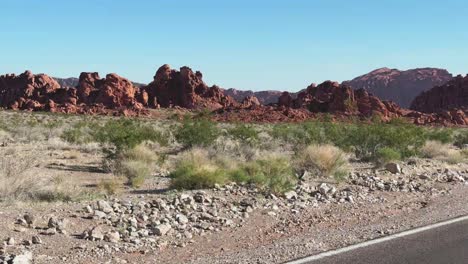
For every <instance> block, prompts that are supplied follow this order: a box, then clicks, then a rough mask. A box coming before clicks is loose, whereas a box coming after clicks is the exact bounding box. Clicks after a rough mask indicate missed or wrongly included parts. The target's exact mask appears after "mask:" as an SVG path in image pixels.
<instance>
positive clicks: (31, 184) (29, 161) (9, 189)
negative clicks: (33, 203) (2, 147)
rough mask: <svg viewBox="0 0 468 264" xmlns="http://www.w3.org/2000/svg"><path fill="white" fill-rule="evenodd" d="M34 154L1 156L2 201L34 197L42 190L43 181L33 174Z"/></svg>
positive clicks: (0, 196)
mask: <svg viewBox="0 0 468 264" xmlns="http://www.w3.org/2000/svg"><path fill="white" fill-rule="evenodd" d="M34 166H35V158H33V157H32V156H28V157H21V158H18V159H15V158H12V157H1V158H0V201H5V200H25V199H32V198H34V197H35V196H37V194H38V193H39V192H40V191H41V188H42V187H43V182H42V181H40V180H39V179H37V178H36V177H34V175H32V174H31V173H30V172H31V169H32V168H33V167H34Z"/></svg>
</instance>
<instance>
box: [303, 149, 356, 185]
mask: <svg viewBox="0 0 468 264" xmlns="http://www.w3.org/2000/svg"><path fill="white" fill-rule="evenodd" d="M295 167H296V169H297V170H299V171H310V172H315V173H318V176H319V177H325V178H333V179H335V180H336V181H340V180H342V179H343V178H344V177H345V176H346V175H347V173H348V170H349V163H348V160H347V158H346V154H345V153H344V152H343V151H342V150H340V149H339V148H337V147H335V146H332V145H310V146H308V147H306V148H305V149H304V150H302V151H301V152H299V153H298V154H297V155H296V158H295Z"/></svg>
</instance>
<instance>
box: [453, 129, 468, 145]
mask: <svg viewBox="0 0 468 264" xmlns="http://www.w3.org/2000/svg"><path fill="white" fill-rule="evenodd" d="M454 144H455V146H457V147H460V148H461V147H462V146H463V145H467V144H468V131H466V130H465V131H460V132H459V133H458V134H457V135H456V136H455V142H454Z"/></svg>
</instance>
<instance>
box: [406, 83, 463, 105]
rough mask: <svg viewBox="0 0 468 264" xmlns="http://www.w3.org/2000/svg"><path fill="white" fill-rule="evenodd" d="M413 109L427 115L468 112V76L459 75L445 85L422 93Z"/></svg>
mask: <svg viewBox="0 0 468 264" xmlns="http://www.w3.org/2000/svg"><path fill="white" fill-rule="evenodd" d="M411 109H413V110H417V111H421V112H425V113H437V112H441V111H450V110H454V109H464V110H468V75H467V76H465V77H462V76H460V75H459V76H457V77H455V78H453V80H451V81H449V82H447V83H445V84H443V85H440V86H436V87H434V88H432V89H431V90H429V91H426V92H423V93H421V94H420V95H419V96H418V97H416V98H415V99H414V101H413V102H412V103H411Z"/></svg>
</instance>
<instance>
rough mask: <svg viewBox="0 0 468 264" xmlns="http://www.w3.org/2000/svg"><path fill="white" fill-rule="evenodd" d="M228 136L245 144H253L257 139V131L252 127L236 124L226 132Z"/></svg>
mask: <svg viewBox="0 0 468 264" xmlns="http://www.w3.org/2000/svg"><path fill="white" fill-rule="evenodd" d="M228 134H229V135H230V136H231V137H232V138H234V139H236V140H240V141H242V142H245V143H249V144H255V143H256V142H257V141H258V139H259V136H258V131H257V130H256V129H255V128H254V127H253V126H252V125H246V124H237V125H235V126H234V127H233V128H231V129H229V130H228Z"/></svg>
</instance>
